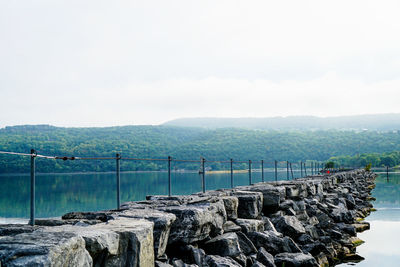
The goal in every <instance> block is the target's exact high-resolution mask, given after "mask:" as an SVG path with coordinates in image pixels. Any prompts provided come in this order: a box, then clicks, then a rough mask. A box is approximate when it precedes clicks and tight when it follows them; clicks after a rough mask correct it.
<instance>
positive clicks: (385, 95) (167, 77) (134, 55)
mask: <svg viewBox="0 0 400 267" xmlns="http://www.w3.org/2000/svg"><path fill="white" fill-rule="evenodd" d="M399 12H400V2H399V1H385V0H380V1H366V0H354V1H349V0H346V1H341V0H336V1H321V0H315V1H305V0H303V1H298V0H295V1H265V0H261V1H250V0H246V1H234V0H226V1H220V0H201V1H198V0H196V1H194V0H168V1H167V0H159V1H153V0H145V1H99V0H95V1H82V0H79V1H71V0H68V1H61V0H58V1H54V0H48V1H44V0H36V1H28V0H18V1H1V2H0V101H1V105H0V127H4V126H6V125H18V124H39V123H40V124H52V125H57V126H109V125H127V124H158V123H162V122H165V121H167V120H170V119H174V118H179V117H248V116H254V117H270V116H287V115H317V116H338V115H353V114H367V113H369V114H370V113H393V112H395V113H400V103H399V100H400V34H399V32H400V16H399V15H398V14H399Z"/></svg>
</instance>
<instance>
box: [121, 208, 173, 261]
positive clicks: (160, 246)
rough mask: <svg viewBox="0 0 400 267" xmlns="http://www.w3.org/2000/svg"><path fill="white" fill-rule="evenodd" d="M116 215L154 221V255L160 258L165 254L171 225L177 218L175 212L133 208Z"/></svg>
mask: <svg viewBox="0 0 400 267" xmlns="http://www.w3.org/2000/svg"><path fill="white" fill-rule="evenodd" d="M114 216H115V217H119V218H133V219H146V220H149V221H151V222H153V223H154V229H153V239H154V255H155V257H156V258H160V257H162V256H163V255H164V254H165V249H166V247H167V244H168V237H169V233H170V230H171V226H172V223H173V222H174V221H175V220H176V216H175V215H174V214H172V213H166V212H161V211H157V210H154V209H131V210H125V211H122V212H119V213H117V214H115V215H114Z"/></svg>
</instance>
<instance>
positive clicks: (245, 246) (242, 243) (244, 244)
mask: <svg viewBox="0 0 400 267" xmlns="http://www.w3.org/2000/svg"><path fill="white" fill-rule="evenodd" d="M236 235H237V237H238V240H239V247H240V250H241V251H242V252H243V253H244V254H245V255H250V254H253V253H256V252H257V248H256V247H255V246H254V244H253V242H251V241H250V239H249V238H248V237H247V236H246V235H245V234H243V233H242V232H238V233H237V234H236Z"/></svg>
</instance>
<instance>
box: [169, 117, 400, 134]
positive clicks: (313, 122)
mask: <svg viewBox="0 0 400 267" xmlns="http://www.w3.org/2000/svg"><path fill="white" fill-rule="evenodd" d="M163 125H168V126H179V127H201V128H210V129H216V128H245V129H260V130H306V131H307V130H332V129H335V130H356V131H363V130H371V131H397V130H400V114H399V113H393V114H371V115H356V116H340V117H326V118H322V117H316V116H288V117H267V118H206V117H205V118H180V119H175V120H171V121H167V122H165V123H164V124H163Z"/></svg>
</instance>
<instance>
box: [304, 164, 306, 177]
mask: <svg viewBox="0 0 400 267" xmlns="http://www.w3.org/2000/svg"><path fill="white" fill-rule="evenodd" d="M304 174H305V176H307V166H306V163H305V162H304Z"/></svg>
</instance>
